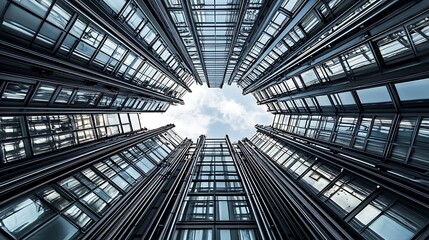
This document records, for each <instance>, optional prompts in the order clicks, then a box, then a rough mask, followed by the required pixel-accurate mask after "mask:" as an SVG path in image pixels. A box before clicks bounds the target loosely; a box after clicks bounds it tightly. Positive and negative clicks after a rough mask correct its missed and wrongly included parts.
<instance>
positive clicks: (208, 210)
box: [174, 139, 259, 240]
mask: <svg viewBox="0 0 429 240" xmlns="http://www.w3.org/2000/svg"><path fill="white" fill-rule="evenodd" d="M196 160H197V162H196V168H195V171H194V173H193V177H192V182H191V185H190V188H189V190H188V193H187V196H186V199H185V202H184V203H183V205H182V210H181V213H180V216H179V219H178V222H177V223H176V231H175V233H174V239H184V240H185V239H186V240H191V239H205V240H212V239H240V240H252V239H259V237H258V236H259V235H258V232H257V227H256V225H255V220H254V217H253V213H252V212H251V210H250V206H249V203H248V199H247V195H246V192H245V191H244V188H243V185H242V182H241V180H240V177H239V175H238V172H237V169H236V166H235V164H234V161H233V159H232V156H231V153H230V150H229V148H228V145H227V143H226V140H225V139H206V140H205V143H204V146H203V148H202V151H201V153H200V155H199V156H198V157H197V159H196Z"/></svg>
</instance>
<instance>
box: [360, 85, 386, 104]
mask: <svg viewBox="0 0 429 240" xmlns="http://www.w3.org/2000/svg"><path fill="white" fill-rule="evenodd" d="M356 92H357V94H358V96H359V99H360V102H361V103H362V104H368V103H386V102H392V99H391V98H390V95H389V92H388V91H387V88H386V87H385V86H381V87H374V88H367V89H362V90H357V91H356Z"/></svg>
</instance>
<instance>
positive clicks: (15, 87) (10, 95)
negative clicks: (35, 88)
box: [1, 82, 30, 101]
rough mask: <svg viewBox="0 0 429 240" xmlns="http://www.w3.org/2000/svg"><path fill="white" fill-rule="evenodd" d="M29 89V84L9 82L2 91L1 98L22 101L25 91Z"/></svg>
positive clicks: (25, 94) (25, 95)
mask: <svg viewBox="0 0 429 240" xmlns="http://www.w3.org/2000/svg"><path fill="white" fill-rule="evenodd" d="M28 91H30V85H28V84H22V83H12V82H9V83H7V85H6V88H5V90H4V91H3V94H2V97H1V99H2V100H3V101H4V100H12V101H24V100H25V98H26V97H27V93H28Z"/></svg>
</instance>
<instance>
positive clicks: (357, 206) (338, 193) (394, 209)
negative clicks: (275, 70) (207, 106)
mask: <svg viewBox="0 0 429 240" xmlns="http://www.w3.org/2000/svg"><path fill="white" fill-rule="evenodd" d="M251 142H252V143H253V144H254V145H255V146H256V147H257V148H258V149H260V150H261V151H263V152H264V153H265V154H266V155H267V156H268V157H269V158H270V159H271V160H272V161H273V162H274V163H275V164H276V165H277V166H279V167H280V168H282V169H283V170H284V172H285V173H287V174H288V176H289V177H291V178H292V179H294V181H296V182H297V183H298V184H299V185H301V187H303V188H304V189H305V190H307V191H308V193H309V194H311V195H313V196H315V197H317V198H318V199H319V200H320V202H321V204H325V205H326V206H327V207H328V208H330V209H331V210H332V212H333V213H334V214H336V215H338V216H339V217H341V218H342V219H343V220H344V221H345V222H347V223H348V224H349V225H350V226H351V227H352V228H353V229H354V230H355V231H357V232H359V233H360V234H361V235H362V236H363V237H364V238H367V239H378V238H382V239H395V238H396V237H399V238H401V239H411V238H412V237H413V236H415V235H416V234H418V233H419V232H420V231H422V230H423V229H424V228H425V227H426V226H427V224H428V223H429V219H428V209H427V208H426V207H424V206H422V205H420V204H418V203H416V202H411V201H409V200H407V199H405V198H403V197H401V196H400V195H398V194H396V193H393V192H391V191H389V190H387V189H386V188H384V187H383V186H380V185H377V184H376V183H374V182H372V181H371V179H368V178H367V177H366V176H361V175H356V174H353V173H352V172H349V171H347V170H346V169H342V168H341V166H337V165H334V164H332V163H330V162H328V161H325V160H324V159H323V158H320V157H317V156H315V155H313V154H310V153H308V152H306V151H304V150H301V149H299V148H296V147H294V146H291V145H290V144H288V143H285V142H283V141H279V140H276V139H275V138H272V137H270V136H267V135H265V134H263V133H257V134H256V135H255V136H253V137H252V139H251Z"/></svg>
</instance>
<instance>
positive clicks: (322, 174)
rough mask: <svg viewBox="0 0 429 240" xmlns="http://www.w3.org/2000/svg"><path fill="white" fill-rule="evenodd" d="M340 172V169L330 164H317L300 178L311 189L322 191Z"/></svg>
mask: <svg viewBox="0 0 429 240" xmlns="http://www.w3.org/2000/svg"><path fill="white" fill-rule="evenodd" d="M338 174H340V171H339V169H337V168H336V167H333V166H331V165H328V164H316V165H314V166H312V167H311V168H310V170H309V171H308V172H307V173H306V174H305V175H304V176H303V177H302V178H301V179H300V181H301V182H303V183H305V184H306V185H307V186H308V187H309V188H310V190H312V191H314V192H316V193H318V192H320V191H322V190H323V189H324V188H325V187H326V186H328V184H329V183H330V182H332V180H334V178H335V177H336V176H337V175H338Z"/></svg>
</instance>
